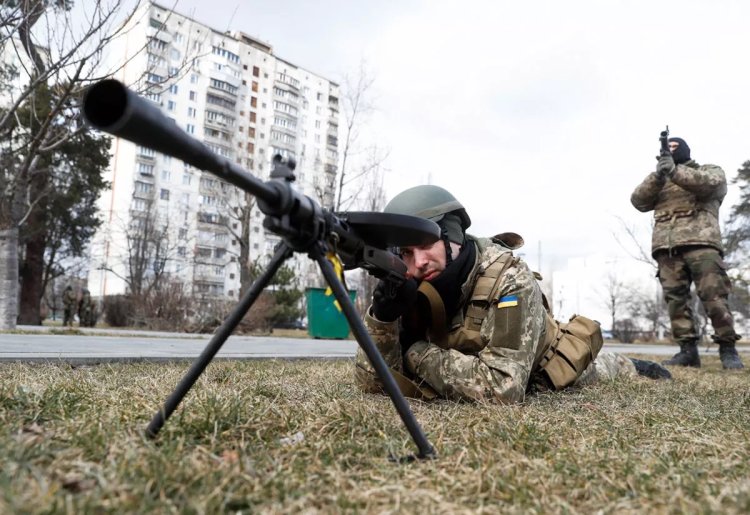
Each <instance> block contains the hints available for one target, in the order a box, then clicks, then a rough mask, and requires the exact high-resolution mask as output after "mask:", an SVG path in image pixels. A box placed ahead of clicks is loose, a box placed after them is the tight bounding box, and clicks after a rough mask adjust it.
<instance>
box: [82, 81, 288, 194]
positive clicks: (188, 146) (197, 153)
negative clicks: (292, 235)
mask: <svg viewBox="0 0 750 515" xmlns="http://www.w3.org/2000/svg"><path fill="white" fill-rule="evenodd" d="M83 113H84V116H85V118H86V120H87V121H88V123H89V124H90V125H91V126H93V127H95V128H96V129H99V130H102V131H104V132H108V133H110V134H112V135H114V136H117V137H120V138H123V139H126V140H128V141H132V142H133V143H136V144H138V145H141V146H144V147H148V148H150V149H153V150H156V151H157V152H161V153H162V154H166V155H169V156H172V157H175V158H177V159H180V160H181V161H184V162H185V163H187V164H189V165H191V166H194V167H195V168H198V169H199V170H206V171H208V172H211V173H213V174H214V175H216V176H218V177H220V178H222V179H224V180H225V181H227V182H229V183H230V184H233V185H235V186H237V187H238V188H240V189H242V190H244V191H247V192H249V193H252V194H253V195H255V196H256V197H258V198H259V199H260V200H262V201H265V202H266V203H267V204H271V205H275V204H278V203H279V202H280V200H281V196H282V195H281V192H280V191H279V190H278V189H276V188H274V187H273V186H271V185H269V184H268V183H265V182H263V181H261V180H259V179H258V178H256V177H254V176H253V175H252V174H250V173H248V172H246V171H245V170H243V169H242V168H240V167H239V166H237V165H235V164H234V163H232V162H231V161H229V160H228V159H226V158H224V157H222V156H219V155H218V154H215V153H214V152H213V151H212V150H211V149H209V148H208V147H206V146H205V145H204V144H203V143H201V142H200V141H198V140H197V139H195V138H193V137H192V136H190V135H189V134H187V133H186V132H185V131H183V130H182V129H180V128H179V127H178V126H177V124H176V123H175V122H174V120H172V119H170V118H167V117H166V116H165V115H164V114H163V113H162V112H161V111H160V110H159V108H158V107H156V106H155V105H153V104H151V103H150V102H149V101H148V100H145V99H143V98H141V97H139V96H138V95H137V94H135V93H134V92H133V91H131V90H129V89H128V88H127V87H125V85H124V84H122V83H121V82H119V81H117V80H114V79H105V80H103V81H100V82H97V83H96V84H94V85H93V86H92V87H91V88H89V90H88V91H87V92H86V96H85V97H84V101H83Z"/></svg>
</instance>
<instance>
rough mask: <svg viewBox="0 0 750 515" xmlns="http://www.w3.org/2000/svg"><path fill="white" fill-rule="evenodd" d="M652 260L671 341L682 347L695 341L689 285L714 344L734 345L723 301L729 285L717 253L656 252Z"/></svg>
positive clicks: (734, 336)
mask: <svg viewBox="0 0 750 515" xmlns="http://www.w3.org/2000/svg"><path fill="white" fill-rule="evenodd" d="M654 258H655V259H656V262H657V263H658V265H659V273H658V277H659V281H660V282H661V287H662V290H664V300H665V301H666V303H667V309H668V311H669V319H670V320H671V322H672V337H673V338H674V340H675V341H676V342H679V343H686V342H689V341H694V340H696V339H697V338H698V333H697V332H696V330H695V319H694V318H693V309H692V307H691V306H690V284H691V283H694V284H695V289H696V292H697V294H698V298H699V299H700V301H701V303H702V304H703V309H704V310H705V311H706V314H707V315H708V318H709V319H710V320H711V325H712V326H713V328H714V333H715V334H714V336H713V339H714V341H716V342H717V343H731V344H734V342H735V341H737V340H738V339H739V336H738V335H737V333H736V332H735V331H734V319H733V318H732V312H731V311H730V310H729V303H728V300H727V299H728V297H729V292H730V291H731V289H732V283H731V282H730V280H729V277H728V276H727V271H726V264H725V263H724V260H723V259H722V258H721V255H720V254H719V251H718V250H716V249H714V248H712V247H686V248H683V249H680V248H678V249H676V250H673V251H672V253H668V252H667V251H660V252H658V253H657V254H656V255H655V256H654Z"/></svg>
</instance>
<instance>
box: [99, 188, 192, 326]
mask: <svg viewBox="0 0 750 515" xmlns="http://www.w3.org/2000/svg"><path fill="white" fill-rule="evenodd" d="M134 203H137V205H138V206H139V209H133V210H131V216H130V221H129V223H128V224H127V226H126V227H124V228H122V233H123V237H122V239H123V241H124V249H123V252H122V254H121V255H122V263H119V265H121V266H103V267H102V268H103V270H106V271H108V272H110V273H112V274H113V275H114V276H116V277H119V278H120V279H122V280H123V281H124V282H125V285H126V290H127V296H128V297H129V298H130V300H131V301H132V302H131V303H132V305H133V307H134V313H133V316H134V317H135V319H136V323H137V324H139V325H144V324H145V323H146V320H147V319H148V318H149V309H150V308H149V306H151V307H153V302H152V300H153V298H154V297H155V296H157V295H162V297H164V298H168V297H170V296H171V297H174V296H175V295H176V292H175V290H174V286H172V288H173V290H172V291H170V292H169V293H168V294H166V295H165V294H163V292H162V291H161V290H163V289H165V288H167V286H169V285H170V284H171V283H174V282H175V281H174V280H173V279H172V278H171V277H170V274H169V272H168V269H167V265H168V263H170V262H171V261H173V260H175V259H178V256H179V254H180V250H179V249H180V248H179V247H178V244H177V238H176V237H175V235H174V234H173V231H172V229H171V227H170V224H169V218H168V217H166V216H164V215H162V214H160V213H159V211H158V209H157V208H156V206H155V201H154V200H153V199H142V198H136V199H135V200H134ZM141 207H142V209H140V208H141Z"/></svg>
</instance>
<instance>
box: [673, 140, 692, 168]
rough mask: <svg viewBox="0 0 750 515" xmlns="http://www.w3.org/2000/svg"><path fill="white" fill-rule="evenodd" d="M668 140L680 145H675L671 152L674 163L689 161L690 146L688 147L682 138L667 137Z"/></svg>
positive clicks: (679, 163)
mask: <svg viewBox="0 0 750 515" xmlns="http://www.w3.org/2000/svg"><path fill="white" fill-rule="evenodd" d="M669 141H670V142H673V143H679V145H680V146H679V147H677V150H675V151H674V152H672V158H673V159H674V163H675V164H677V165H681V164H685V163H687V162H688V161H690V147H688V144H687V143H686V142H685V140H684V139H682V138H669Z"/></svg>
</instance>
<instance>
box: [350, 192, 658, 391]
mask: <svg viewBox="0 0 750 515" xmlns="http://www.w3.org/2000/svg"><path fill="white" fill-rule="evenodd" d="M385 212H387V213H396V214H404V215H412V216H418V217H422V218H426V219H429V220H432V221H434V222H436V223H437V224H438V226H439V227H440V228H441V231H442V232H441V239H439V240H437V241H436V242H435V243H433V244H429V245H424V246H420V247H401V248H400V249H398V251H399V253H400V256H401V258H402V259H403V261H404V263H405V264H406V266H407V276H408V277H409V279H408V280H407V281H406V282H405V283H404V284H403V285H402V286H400V287H399V288H397V289H395V291H394V290H393V288H392V285H390V284H388V283H386V282H384V281H381V282H380V283H378V285H377V286H376V288H375V291H374V294H373V299H372V305H371V307H370V308H369V309H368V310H367V312H366V314H365V316H364V320H365V325H366V327H367V329H368V331H369V333H370V335H371V336H372V339H373V341H374V343H375V345H376V346H377V347H378V349H379V351H380V353H381V354H382V355H383V357H384V359H385V361H386V364H387V365H388V366H389V367H390V369H391V371H392V372H393V375H394V378H395V379H396V382H397V383H398V385H399V387H400V388H401V391H402V392H403V393H404V394H405V395H408V396H414V397H422V398H426V399H431V398H434V397H442V398H447V399H452V400H469V401H496V402H507V403H512V402H521V401H523V400H524V398H525V395H526V394H527V392H531V391H548V390H561V389H563V388H566V387H568V386H570V385H572V384H584V383H590V382H594V381H597V380H601V379H612V378H615V377H618V376H636V375H638V374H639V373H640V374H643V375H647V376H649V377H652V378H669V377H671V376H670V373H669V371H668V370H666V369H665V368H663V367H662V366H661V365H659V364H657V363H653V362H647V361H641V360H631V359H629V358H627V357H625V356H622V355H619V354H613V353H599V350H600V349H601V347H602V344H603V341H602V335H601V329H600V327H599V324H598V323H596V322H595V321H593V320H589V319H587V318H585V317H581V316H576V317H574V318H571V320H570V322H568V323H567V324H559V323H558V322H556V321H555V320H554V319H553V318H552V316H551V315H550V314H549V312H548V308H547V303H546V299H545V298H544V295H543V294H542V290H541V288H540V286H539V283H538V281H537V278H536V276H535V274H534V273H533V272H532V271H531V270H529V268H528V267H527V266H526V263H524V262H523V261H522V260H521V259H520V258H519V257H516V256H514V255H513V252H512V249H515V248H518V247H519V246H520V244H521V243H522V241H523V240H522V239H521V238H520V236H518V235H516V234H514V233H504V234H501V235H498V236H495V237H494V238H492V239H488V238H475V237H474V236H471V235H469V234H466V229H467V228H468V227H469V225H470V224H471V220H470V218H469V215H468V213H467V212H466V209H464V207H463V205H462V204H461V203H460V202H459V201H458V200H457V199H456V198H455V197H454V196H453V195H452V194H451V193H450V192H448V191H446V190H444V189H443V188H440V187H438V186H432V185H425V186H417V187H415V188H410V189H408V190H406V191H403V192H401V193H400V194H398V195H396V197H394V198H393V199H392V200H391V201H390V202H389V203H388V205H387V206H386V207H385ZM595 358H596V359H595ZM355 375H356V378H357V382H358V383H359V385H360V386H361V387H362V388H363V389H364V390H366V391H369V392H380V391H382V389H383V388H382V383H381V381H380V379H379V378H378V377H377V375H376V373H375V371H374V369H373V367H372V365H371V364H370V362H369V360H368V359H367V357H366V355H365V354H364V352H363V351H362V349H358V350H357V357H356V369H355Z"/></svg>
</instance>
